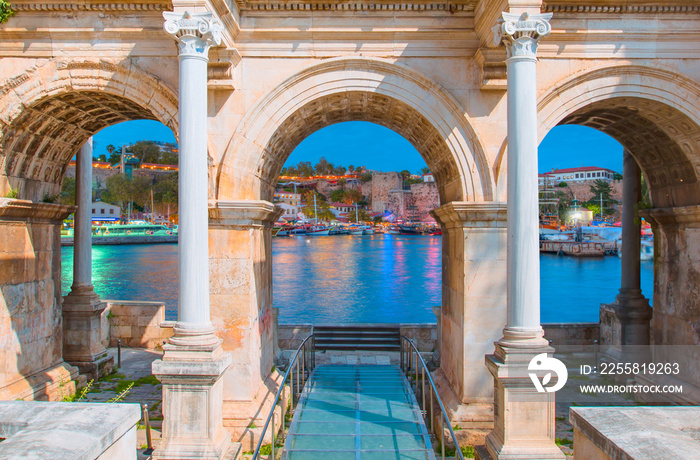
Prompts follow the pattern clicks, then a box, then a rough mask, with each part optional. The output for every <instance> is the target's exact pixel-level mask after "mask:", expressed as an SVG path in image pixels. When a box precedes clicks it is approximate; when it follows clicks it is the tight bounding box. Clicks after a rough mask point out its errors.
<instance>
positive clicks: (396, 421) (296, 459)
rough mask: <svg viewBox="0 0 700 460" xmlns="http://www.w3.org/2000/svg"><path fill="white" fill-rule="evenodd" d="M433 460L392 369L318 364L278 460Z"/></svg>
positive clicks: (406, 391) (415, 410)
mask: <svg viewBox="0 0 700 460" xmlns="http://www.w3.org/2000/svg"><path fill="white" fill-rule="evenodd" d="M300 459H304V460H316V459H322V460H375V459H376V460H390V459H396V460H399V459H401V460H414V459H427V460H434V459H435V454H434V452H433V449H432V445H431V442H430V437H429V434H428V430H427V428H426V426H425V423H424V422H423V417H422V415H421V413H420V408H419V407H418V403H417V402H416V399H415V396H414V395H413V391H412V390H411V388H410V386H409V384H408V381H407V380H406V378H405V377H404V375H403V374H402V372H401V370H400V369H399V368H398V367H397V366H392V365H374V366H362V365H321V366H318V367H317V368H316V369H315V370H314V372H313V373H312V374H311V376H310V378H309V381H308V383H307V384H306V386H305V387H304V390H303V392H302V395H301V398H300V400H299V404H298V406H297V409H296V412H295V413H294V418H293V419H292V424H291V426H290V428H289V434H288V436H287V439H286V441H285V445H284V452H283V454H282V460H300Z"/></svg>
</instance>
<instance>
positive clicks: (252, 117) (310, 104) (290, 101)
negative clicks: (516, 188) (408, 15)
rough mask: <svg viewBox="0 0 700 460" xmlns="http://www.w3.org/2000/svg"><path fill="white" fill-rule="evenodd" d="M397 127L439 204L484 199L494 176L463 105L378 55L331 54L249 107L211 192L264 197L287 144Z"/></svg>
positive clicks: (490, 194)
mask: <svg viewBox="0 0 700 460" xmlns="http://www.w3.org/2000/svg"><path fill="white" fill-rule="evenodd" d="M354 120H362V121H370V122H374V123H377V124H381V125H383V126H386V127H387V128H389V129H392V130H394V131H396V132H397V133H399V134H401V135H402V136H404V137H405V138H406V139H407V140H408V141H409V142H411V143H412V144H413V145H414V146H415V147H416V149H417V150H418V151H419V152H420V153H421V155H423V157H424V158H425V160H426V162H427V163H428V166H429V167H430V169H431V171H432V172H433V174H434V175H435V177H436V182H437V184H438V188H439V190H440V198H441V200H442V202H443V203H445V202H449V201H489V200H492V197H493V185H492V184H493V179H492V175H491V172H490V169H489V167H488V161H487V160H486V155H485V153H484V150H483V147H482V144H481V141H480V139H479V137H478V135H477V134H476V133H475V131H474V130H473V129H472V127H471V125H470V122H469V119H468V117H467V116H466V111H465V110H464V109H463V108H461V107H460V105H459V104H458V103H457V102H456V101H455V99H454V98H453V97H452V96H451V95H449V93H447V92H446V91H445V90H444V89H443V88H442V87H440V86H439V85H438V84H437V83H435V82H433V81H432V80H430V79H428V78H427V77H425V76H423V75H421V74H419V73H418V72H416V71H415V70H412V69H410V68H408V67H406V66H403V65H400V64H397V63H393V62H390V61H388V60H383V59H377V58H357V57H353V58H334V59H328V60H325V61H324V62H322V63H321V64H318V65H314V66H312V67H309V68H307V69H304V70H302V71H301V72H299V73H297V74H296V75H294V76H292V77H290V78H289V79H287V80H286V81H284V82H283V83H282V84H280V85H279V86H278V87H277V88H275V89H274V90H273V91H271V92H270V93H268V94H267V96H265V97H264V98H263V99H262V100H261V101H260V102H259V103H258V104H257V105H256V106H255V107H253V108H252V109H251V110H250V111H249V112H248V113H247V115H246V116H245V117H244V119H243V121H242V122H241V123H240V124H239V127H238V129H237V130H236V132H235V133H234V135H233V136H232V138H231V140H230V142H229V145H228V147H227V148H226V152H225V154H224V156H223V159H222V161H221V164H220V166H219V170H218V174H217V192H216V194H217V198H218V199H219V200H222V201H226V200H232V199H253V200H258V199H262V200H268V201H271V199H272V194H273V190H274V186H275V183H276V177H277V175H278V174H279V171H280V170H281V169H282V165H283V164H284V162H285V160H286V159H287V157H288V156H289V154H291V152H292V150H293V149H294V148H295V147H296V146H297V145H298V144H299V143H300V142H301V141H302V140H303V139H305V138H306V137H307V136H309V135H310V134H312V133H313V132H315V131H317V130H319V129H321V128H323V127H325V126H328V125H331V124H334V123H339V122H343V121H354Z"/></svg>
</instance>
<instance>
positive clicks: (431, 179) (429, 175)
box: [423, 173, 435, 182]
mask: <svg viewBox="0 0 700 460" xmlns="http://www.w3.org/2000/svg"><path fill="white" fill-rule="evenodd" d="M423 182H435V177H433V173H425V174H423Z"/></svg>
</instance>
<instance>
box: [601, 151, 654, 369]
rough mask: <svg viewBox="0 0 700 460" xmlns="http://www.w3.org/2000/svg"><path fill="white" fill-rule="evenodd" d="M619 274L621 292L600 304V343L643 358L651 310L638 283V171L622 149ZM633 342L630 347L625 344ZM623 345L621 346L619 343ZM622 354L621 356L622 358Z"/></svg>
mask: <svg viewBox="0 0 700 460" xmlns="http://www.w3.org/2000/svg"><path fill="white" fill-rule="evenodd" d="M622 168H623V169H622V177H623V179H622V180H623V182H622V203H623V204H622V276H621V282H620V293H619V294H618V295H617V297H616V298H615V302H613V303H611V304H602V305H601V306H600V322H601V327H602V330H603V331H604V332H603V334H602V335H601V344H602V345H605V346H607V348H606V351H605V355H606V357H608V358H610V359H612V360H622V361H625V362H635V361H637V360H639V359H645V356H646V350H645V349H644V348H645V347H644V346H645V345H649V321H650V320H651V316H652V310H651V306H650V305H649V300H647V299H646V298H645V297H644V296H643V295H642V289H641V284H640V278H639V276H640V275H639V273H640V249H641V248H640V245H641V242H640V241H641V230H642V228H641V227H642V224H641V222H640V220H639V219H638V217H637V212H636V205H637V203H639V201H640V200H641V197H642V195H641V171H640V169H639V166H638V165H637V162H636V160H635V159H634V157H633V156H632V155H631V154H630V153H629V152H628V151H627V150H625V151H624V153H623V166H622ZM630 345H632V346H633V347H628V346H630ZM623 346H625V348H624V349H623V348H622V347H623ZM623 356H624V358H623Z"/></svg>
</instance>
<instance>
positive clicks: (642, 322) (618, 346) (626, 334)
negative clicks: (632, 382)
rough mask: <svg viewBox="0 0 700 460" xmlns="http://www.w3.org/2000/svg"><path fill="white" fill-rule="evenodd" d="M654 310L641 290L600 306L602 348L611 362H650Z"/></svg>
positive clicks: (619, 295) (624, 294) (622, 294)
mask: <svg viewBox="0 0 700 460" xmlns="http://www.w3.org/2000/svg"><path fill="white" fill-rule="evenodd" d="M651 318H652V309H651V306H650V305H649V300H648V299H647V298H646V297H644V296H643V295H642V293H641V290H638V292H632V293H620V294H618V295H617V297H616V298H615V302H613V303H609V304H601V305H600V345H601V346H602V347H603V351H604V359H605V360H606V361H610V362H627V363H634V362H639V363H642V362H648V361H649V359H650V358H651V356H650V351H649V346H648V345H649V330H650V326H649V324H650V322H651Z"/></svg>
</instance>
